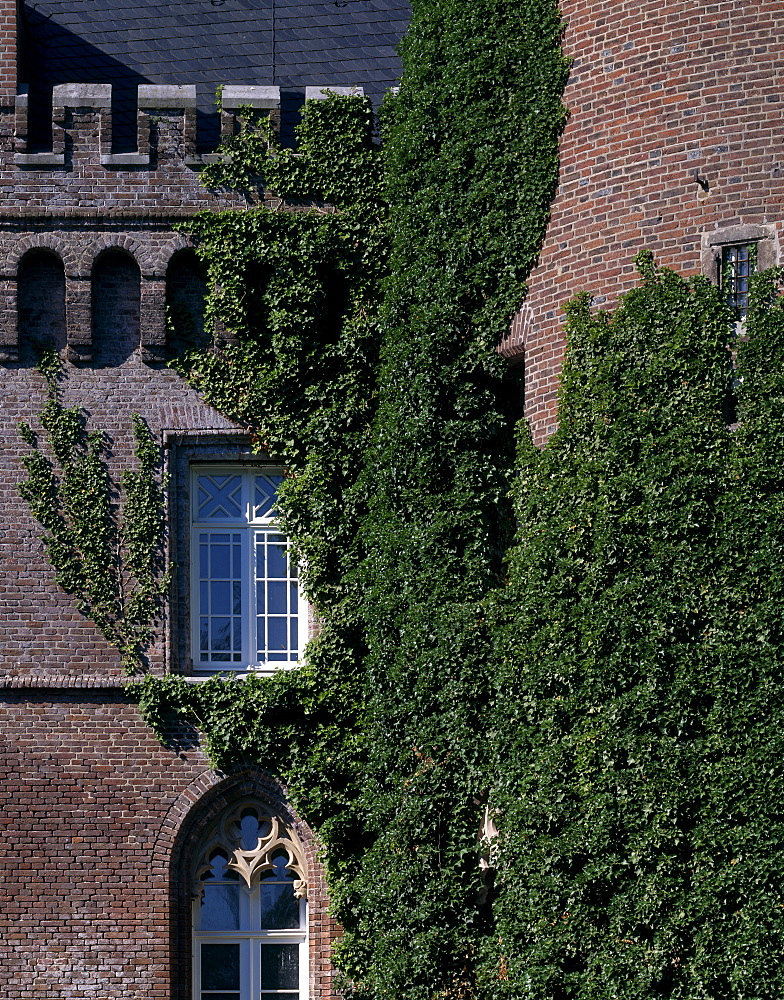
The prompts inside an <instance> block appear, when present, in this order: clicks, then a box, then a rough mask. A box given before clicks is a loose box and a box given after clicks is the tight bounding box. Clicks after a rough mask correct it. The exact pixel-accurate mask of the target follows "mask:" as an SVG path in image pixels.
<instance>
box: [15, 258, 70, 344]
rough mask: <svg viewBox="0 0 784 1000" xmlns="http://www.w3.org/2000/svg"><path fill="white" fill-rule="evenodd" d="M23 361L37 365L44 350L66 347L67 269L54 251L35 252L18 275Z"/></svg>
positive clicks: (22, 264)
mask: <svg viewBox="0 0 784 1000" xmlns="http://www.w3.org/2000/svg"><path fill="white" fill-rule="evenodd" d="M17 312H18V323H19V352H20V355H19V356H20V359H21V360H22V361H23V362H26V363H28V364H35V363H36V362H37V360H38V358H39V357H40V355H41V352H42V351H45V350H55V351H60V350H62V349H63V348H64V347H65V344H66V333H65V269H64V268H63V262H62V260H60V258H59V257H58V256H57V254H55V253H53V252H52V251H50V250H32V251H30V253H28V254H26V255H25V256H24V257H23V258H22V262H21V263H20V265H19V272H18V275H17Z"/></svg>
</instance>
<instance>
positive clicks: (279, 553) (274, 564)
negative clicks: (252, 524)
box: [267, 545, 289, 580]
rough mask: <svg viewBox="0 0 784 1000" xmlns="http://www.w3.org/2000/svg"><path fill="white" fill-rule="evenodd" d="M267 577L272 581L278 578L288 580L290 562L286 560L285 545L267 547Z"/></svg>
mask: <svg viewBox="0 0 784 1000" xmlns="http://www.w3.org/2000/svg"><path fill="white" fill-rule="evenodd" d="M267 562H268V566H267V576H268V577H270V579H274V578H276V577H277V578H278V579H283V580H287V579H288V575H289V567H288V560H287V559H286V547H285V545H268V546H267Z"/></svg>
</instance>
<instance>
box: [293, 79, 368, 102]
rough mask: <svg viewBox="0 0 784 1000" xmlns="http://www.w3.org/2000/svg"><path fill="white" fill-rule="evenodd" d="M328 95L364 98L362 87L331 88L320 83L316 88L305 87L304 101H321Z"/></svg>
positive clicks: (326, 84)
mask: <svg viewBox="0 0 784 1000" xmlns="http://www.w3.org/2000/svg"><path fill="white" fill-rule="evenodd" d="M329 94H337V95H338V96H339V97H364V96H365V90H364V88H363V87H332V86H330V85H329V84H328V83H322V84H321V85H320V86H318V87H305V100H306V101H323V100H325V98H326V97H327V96H328V95H329Z"/></svg>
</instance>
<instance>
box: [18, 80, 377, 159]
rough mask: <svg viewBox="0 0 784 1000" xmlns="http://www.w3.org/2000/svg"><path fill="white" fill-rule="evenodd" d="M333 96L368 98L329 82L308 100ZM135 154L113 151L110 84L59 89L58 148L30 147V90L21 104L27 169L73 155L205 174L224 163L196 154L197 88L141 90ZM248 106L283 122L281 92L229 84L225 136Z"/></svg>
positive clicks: (55, 109)
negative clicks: (175, 165)
mask: <svg viewBox="0 0 784 1000" xmlns="http://www.w3.org/2000/svg"><path fill="white" fill-rule="evenodd" d="M326 93H336V94H344V95H358V96H361V95H362V94H363V89H362V88H361V87H334V86H329V85H328V84H322V85H317V86H311V87H307V88H306V90H305V99H306V101H307V100H319V99H321V98H323V97H324V96H325V94H326ZM137 106H138V111H137V126H136V150H135V151H133V152H123V153H117V152H113V150H112V86H111V84H108V83H64V84H60V85H59V86H56V87H54V88H53V89H52V149H51V151H46V152H33V151H31V149H30V146H29V142H28V134H29V118H30V102H29V93H28V89H27V87H26V86H24V87H20V88H19V92H18V94H17V96H16V100H15V106H14V109H15V133H14V159H13V162H14V164H15V166H17V167H22V168H33V169H36V170H41V169H57V168H66V167H67V166H68V165H69V163H70V162H71V161H72V160H73V158H74V157H76V158H81V159H87V160H90V159H92V160H94V161H96V162H97V163H100V165H101V166H103V167H105V168H106V169H107V170H116V169H124V170H127V169H134V168H135V169H137V170H144V169H149V168H155V167H156V166H157V163H158V160H159V159H164V160H169V161H171V160H180V161H181V162H182V163H183V164H184V165H185V166H186V167H190V168H192V169H194V170H198V169H200V168H201V167H203V166H204V165H205V164H207V163H210V162H215V161H216V160H217V159H218V155H217V154H216V153H203V154H199V153H197V152H196V87H195V86H194V85H179V86H178V85H163V84H147V83H145V84H140V85H139V87H138V105H137ZM243 107H251V108H255V109H258V110H260V111H266V112H267V114H268V115H269V117H270V119H271V120H272V121H273V123H274V124H275V125H276V126H279V123H280V88H279V87H272V86H241V85H236V84H226V85H225V86H223V87H222V88H221V99H220V103H219V111H220V133H221V137H222V138H226V137H228V136H230V135H233V134H235V133H236V131H237V130H238V128H239V112H240V109H241V108H243Z"/></svg>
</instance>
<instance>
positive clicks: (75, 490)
mask: <svg viewBox="0 0 784 1000" xmlns="http://www.w3.org/2000/svg"><path fill="white" fill-rule="evenodd" d="M39 371H40V373H41V374H42V375H43V376H44V379H45V381H46V388H47V402H46V405H45V406H44V409H43V411H42V413H41V417H40V421H41V426H42V428H43V430H44V431H45V433H46V435H47V443H48V451H49V452H50V453H51V458H50V457H48V455H47V454H46V453H45V452H44V451H42V450H41V449H40V448H39V446H38V435H37V433H36V432H35V431H34V430H33V428H32V427H30V425H29V424H25V423H22V424H20V425H19V432H20V434H21V436H22V438H23V440H24V441H25V443H26V444H27V445H29V447H30V449H31V450H30V452H29V453H28V454H27V455H25V456H24V457H23V459H22V461H23V464H24V466H25V469H26V471H27V476H28V478H27V479H26V480H25V481H24V482H22V483H21V484H20V487H19V492H20V493H21V495H22V498H23V499H24V500H26V501H27V503H28V504H29V506H30V511H31V513H32V515H33V517H35V518H36V520H37V521H38V522H39V523H40V524H41V525H42V526H43V528H44V529H45V532H46V533H45V534H44V536H43V543H44V547H45V549H46V554H47V556H48V558H49V561H50V562H51V564H52V566H53V567H54V569H55V573H56V575H55V579H56V581H57V583H58V584H59V585H60V586H61V587H62V588H63V590H65V592H66V593H68V594H71V595H73V597H74V598H75V603H76V607H77V609H78V610H79V611H80V613H81V614H83V615H85V616H86V617H88V618H90V619H92V621H93V622H94V623H95V624H96V625H97V627H98V629H99V631H100V632H101V634H102V635H103V636H104V638H105V639H106V640H107V641H108V642H109V643H111V645H112V646H114V647H115V648H116V649H117V650H118V651H119V652H120V656H121V658H122V663H123V666H124V667H125V668H126V670H127V671H128V672H134V671H135V670H137V669H139V668H140V667H142V666H143V665H144V663H145V650H146V648H147V647H148V646H149V644H150V643H151V642H152V641H153V639H154V636H155V631H154V628H153V626H154V624H155V620H156V618H157V616H158V614H159V612H160V605H161V598H162V596H163V594H164V592H165V590H166V588H167V586H168V574H166V573H164V572H163V537H164V536H163V532H164V512H165V506H164V497H163V491H162V487H161V484H160V482H159V481H158V478H157V476H156V473H157V470H158V466H159V464H160V449H159V447H158V445H157V443H156V442H155V439H154V438H153V436H152V434H151V433H150V431H149V429H148V428H147V425H146V424H145V423H144V421H143V420H142V418H141V417H140V416H138V415H137V414H133V415H132V422H133V436H134V441H135V445H134V455H135V458H136V468H135V469H128V470H126V471H125V472H123V474H122V476H121V480H120V485H121V487H122V491H123V493H124V497H125V502H124V504H123V506H122V511H121V513H120V514H119V516H118V512H117V511H116V509H115V505H114V503H113V500H112V497H113V496H114V495H115V494H116V492H117V490H116V487H115V485H114V484H113V483H112V481H111V479H110V476H109V472H108V469H107V466H106V462H105V460H104V455H105V453H106V444H107V442H106V435H105V433H104V432H103V431H101V430H94V431H87V429H86V421H85V415H84V413H83V412H82V411H81V410H80V409H79V407H65V406H63V405H62V403H61V402H60V398H59V391H58V389H59V387H58V381H59V379H60V378H61V375H62V369H61V367H60V362H59V360H58V358H57V356H56V355H55V354H47V355H45V356H44V358H43V359H42V361H41V362H40V364H39Z"/></svg>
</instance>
